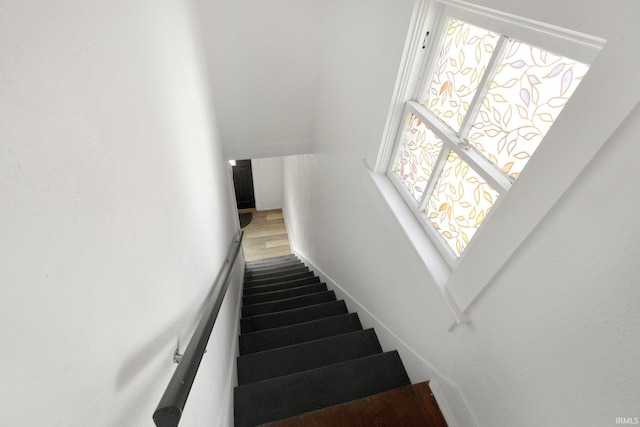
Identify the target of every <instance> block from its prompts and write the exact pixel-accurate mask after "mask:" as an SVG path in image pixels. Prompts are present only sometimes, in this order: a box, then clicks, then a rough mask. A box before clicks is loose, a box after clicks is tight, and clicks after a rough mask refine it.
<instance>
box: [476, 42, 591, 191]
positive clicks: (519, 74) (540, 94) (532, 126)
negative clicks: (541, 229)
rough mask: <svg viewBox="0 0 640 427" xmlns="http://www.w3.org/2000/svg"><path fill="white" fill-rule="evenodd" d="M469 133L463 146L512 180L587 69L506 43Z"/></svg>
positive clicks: (552, 55) (565, 60)
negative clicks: (479, 155) (503, 55)
mask: <svg viewBox="0 0 640 427" xmlns="http://www.w3.org/2000/svg"><path fill="white" fill-rule="evenodd" d="M509 43H510V44H509V46H508V50H507V53H506V55H505V57H504V59H503V60H502V61H501V63H500V65H499V66H498V68H497V71H496V74H495V76H494V78H493V81H492V82H491V83H490V84H489V88H488V91H487V94H486V96H485V98H484V100H483V102H482V106H481V108H480V112H479V114H478V116H477V117H476V118H475V121H474V124H473V126H472V127H471V130H470V131H469V136H468V140H469V142H470V143H471V144H472V145H473V146H474V147H475V148H477V149H478V151H480V152H481V153H482V154H483V155H484V156H485V157H486V158H488V159H489V160H491V161H492V162H493V163H495V164H496V165H497V166H498V167H499V168H500V169H502V170H503V171H504V172H505V173H506V174H507V175H509V176H511V177H512V178H514V179H515V178H517V177H518V175H520V173H521V172H522V169H523V168H524V166H525V165H526V164H527V162H528V161H529V159H530V158H531V156H532V155H533V153H534V152H535V150H536V149H537V148H538V145H540V142H541V141H542V139H543V138H544V136H545V135H546V134H547V132H548V131H549V129H550V128H551V125H552V124H553V122H554V121H555V120H556V118H557V117H558V115H559V114H560V112H561V111H562V108H563V107H564V105H565V104H566V102H567V101H568V99H569V97H571V95H572V94H573V92H574V91H575V89H576V87H577V86H578V84H579V83H580V82H581V81H582V78H583V77H584V75H585V74H586V73H587V71H588V70H589V66H588V65H585V64H582V63H579V62H576V61H572V60H570V59H567V58H564V57H560V56H557V55H555V54H553V53H551V52H548V51H546V50H543V49H540V48H537V47H534V46H531V45H528V44H526V43H522V42H519V41H515V40H513V41H510V42H509Z"/></svg>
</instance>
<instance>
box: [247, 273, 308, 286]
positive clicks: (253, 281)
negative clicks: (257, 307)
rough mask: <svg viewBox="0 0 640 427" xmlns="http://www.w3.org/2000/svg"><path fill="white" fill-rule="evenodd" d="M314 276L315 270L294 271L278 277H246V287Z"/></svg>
mask: <svg viewBox="0 0 640 427" xmlns="http://www.w3.org/2000/svg"><path fill="white" fill-rule="evenodd" d="M314 276H315V274H313V271H303V272H301V273H292V274H286V275H280V276H277V277H267V278H265V279H245V280H244V287H245V288H251V287H254V286H262V285H273V284H276V283H282V282H290V281H292V280H296V279H306V278H309V277H314Z"/></svg>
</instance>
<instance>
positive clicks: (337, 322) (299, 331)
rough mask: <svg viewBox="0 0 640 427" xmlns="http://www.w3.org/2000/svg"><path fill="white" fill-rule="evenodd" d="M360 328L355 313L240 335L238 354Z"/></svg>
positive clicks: (288, 344)
mask: <svg viewBox="0 0 640 427" xmlns="http://www.w3.org/2000/svg"><path fill="white" fill-rule="evenodd" d="M361 329H362V324H361V323H360V319H359V318H358V314H357V313H347V314H341V315H338V316H332V317H327V318H324V319H319V320H312V321H309V322H303V323H297V324H295V325H290V326H284V327H281V328H275V329H267V330H264V331H257V332H251V333H246V334H242V335H240V355H245V354H251V353H255V352H258V351H266V350H271V349H274V348H278V347H285V346H290V345H294V344H299V343H302V342H307V341H311V340H317V339H321V338H326V337H330V336H332V335H338V334H344V333H347V332H352V331H357V330H361Z"/></svg>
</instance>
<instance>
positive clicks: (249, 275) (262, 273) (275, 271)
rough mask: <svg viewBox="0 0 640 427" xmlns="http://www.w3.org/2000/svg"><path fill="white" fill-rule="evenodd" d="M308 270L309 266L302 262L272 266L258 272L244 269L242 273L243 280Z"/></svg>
mask: <svg viewBox="0 0 640 427" xmlns="http://www.w3.org/2000/svg"><path fill="white" fill-rule="evenodd" d="M306 271H309V267H307V266H306V265H304V264H299V265H298V264H296V265H291V266H286V267H279V268H273V269H271V268H270V269H268V270H263V271H258V272H251V271H246V272H245V274H244V279H245V280H255V279H267V278H269V277H278V276H286V275H288V274H295V273H303V272H306Z"/></svg>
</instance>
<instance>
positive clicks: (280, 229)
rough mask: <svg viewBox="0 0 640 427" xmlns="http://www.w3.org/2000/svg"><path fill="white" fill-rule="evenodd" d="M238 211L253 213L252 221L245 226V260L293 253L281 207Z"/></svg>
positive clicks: (243, 245)
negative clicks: (267, 209)
mask: <svg viewBox="0 0 640 427" xmlns="http://www.w3.org/2000/svg"><path fill="white" fill-rule="evenodd" d="M238 212H239V213H246V212H251V213H252V214H253V219H252V220H251V223H250V224H249V225H247V226H246V227H245V228H243V230H244V240H243V243H242V250H243V252H244V259H245V261H256V260H259V259H264V258H271V257H275V256H280V255H288V254H290V253H291V246H290V244H289V236H288V235H287V228H286V227H285V225H284V217H283V216H282V210H281V209H274V210H270V211H256V210H255V209H241V210H239V211H238Z"/></svg>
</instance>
